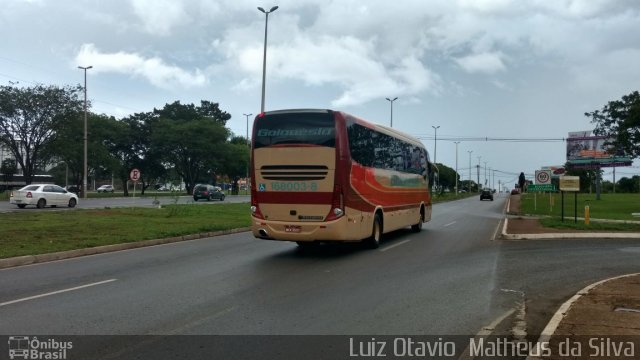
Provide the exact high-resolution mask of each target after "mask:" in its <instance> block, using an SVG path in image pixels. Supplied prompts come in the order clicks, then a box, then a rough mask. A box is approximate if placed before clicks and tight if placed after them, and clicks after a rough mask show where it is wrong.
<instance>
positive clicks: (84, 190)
mask: <svg viewBox="0 0 640 360" xmlns="http://www.w3.org/2000/svg"><path fill="white" fill-rule="evenodd" d="M92 68H93V66H86V67H83V66H78V69H81V70H84V136H83V142H84V167H83V168H84V172H83V175H82V198H83V199H86V198H87V70H89V69H92Z"/></svg>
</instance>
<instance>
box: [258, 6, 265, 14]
mask: <svg viewBox="0 0 640 360" xmlns="http://www.w3.org/2000/svg"><path fill="white" fill-rule="evenodd" d="M258 10H260V11H262V12H263V13H265V14H266V13H267V12H266V11H264V9H263V8H261V7H260V6H258Z"/></svg>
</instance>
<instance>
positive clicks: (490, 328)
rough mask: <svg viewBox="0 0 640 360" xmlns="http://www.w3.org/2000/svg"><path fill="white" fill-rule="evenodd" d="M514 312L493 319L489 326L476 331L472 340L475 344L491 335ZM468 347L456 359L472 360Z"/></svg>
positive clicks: (510, 311)
mask: <svg viewBox="0 0 640 360" xmlns="http://www.w3.org/2000/svg"><path fill="white" fill-rule="evenodd" d="M515 311H516V309H511V310H508V311H507V312H505V313H504V314H502V315H501V316H499V317H498V318H497V319H495V320H494V321H493V322H492V323H491V324H489V325H487V326H484V327H482V329H480V331H478V333H477V334H476V336H475V337H474V340H475V341H476V342H477V341H478V340H479V339H481V338H484V337H487V336H489V335H491V333H493V331H494V330H495V329H496V327H497V326H498V325H500V323H501V322H502V321H504V319H506V318H508V317H509V316H511V314H513V313H514V312H515ZM469 346H470V345H467V347H466V348H465V349H464V351H462V354H461V355H460V357H458V360H469V359H473V357H472V356H471V352H470V350H469V349H470V347H469Z"/></svg>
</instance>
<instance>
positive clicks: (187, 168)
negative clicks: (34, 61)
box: [0, 84, 249, 195]
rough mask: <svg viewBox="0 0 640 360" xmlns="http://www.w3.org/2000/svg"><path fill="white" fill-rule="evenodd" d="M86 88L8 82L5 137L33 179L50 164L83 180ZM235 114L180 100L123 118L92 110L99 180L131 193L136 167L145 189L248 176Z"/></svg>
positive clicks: (2, 115)
mask: <svg viewBox="0 0 640 360" xmlns="http://www.w3.org/2000/svg"><path fill="white" fill-rule="evenodd" d="M81 92H82V88H81V87H57V86H43V85H36V86H34V87H17V86H14V84H10V85H8V86H0V131H1V133H0V143H2V144H4V145H5V146H6V148H8V149H9V150H10V152H11V153H12V155H13V156H14V158H15V160H16V162H17V163H18V166H19V169H20V170H21V171H22V173H23V174H24V175H25V178H26V179H27V183H30V182H31V180H32V179H33V175H35V173H36V172H38V171H40V172H42V171H43V170H44V169H45V168H48V167H49V166H50V165H56V164H57V165H58V166H57V167H54V169H53V172H54V173H58V174H61V173H62V174H64V173H66V172H67V171H68V173H69V174H70V177H71V179H72V182H73V183H75V184H76V185H81V183H82V177H83V167H84V150H83V147H84V144H83V140H84V112H83V111H84V110H83V102H82V101H81V100H80V97H81V96H80V95H81ZM229 119H231V115H229V114H228V113H227V112H225V111H223V110H221V109H220V107H219V105H218V104H217V103H214V102H210V101H206V100H203V101H201V103H200V104H199V105H194V104H181V103H180V102H179V101H176V102H174V103H171V104H166V105H165V106H164V107H163V108H161V109H153V110H152V111H149V112H145V113H136V114H133V115H131V116H128V117H125V118H123V119H116V118H115V117H112V116H107V115H101V114H94V113H89V114H88V117H87V123H88V129H89V130H88V136H87V141H88V157H87V158H88V168H89V174H91V176H92V177H93V178H95V179H108V178H109V179H110V178H112V177H114V178H115V179H117V180H119V181H120V182H121V183H122V187H123V189H124V192H125V195H128V192H127V186H126V184H127V180H128V177H129V172H130V170H131V169H132V168H138V169H140V171H141V173H142V178H141V179H140V181H141V183H142V187H143V191H144V189H147V188H148V187H149V186H150V185H152V184H154V183H167V182H171V180H175V179H180V180H181V181H183V182H184V183H185V186H186V188H187V191H188V193H191V192H192V189H193V186H194V185H195V184H196V183H199V182H206V183H213V184H215V183H216V181H217V179H218V176H221V175H224V176H226V177H228V178H229V179H230V180H231V181H234V183H235V185H236V188H237V181H238V179H239V178H241V177H244V176H245V174H246V169H247V165H248V161H249V151H248V144H247V140H246V139H245V138H244V137H240V136H234V135H233V134H232V133H231V131H230V130H229V129H228V128H226V123H227V121H228V120H229Z"/></svg>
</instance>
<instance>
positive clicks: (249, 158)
mask: <svg viewBox="0 0 640 360" xmlns="http://www.w3.org/2000/svg"><path fill="white" fill-rule="evenodd" d="M242 115H244V116H246V117H247V145H248V146H249V157H248V158H247V177H246V178H245V179H244V186H245V193H246V192H248V191H249V161H251V142H249V116H251V115H253V114H242Z"/></svg>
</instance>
